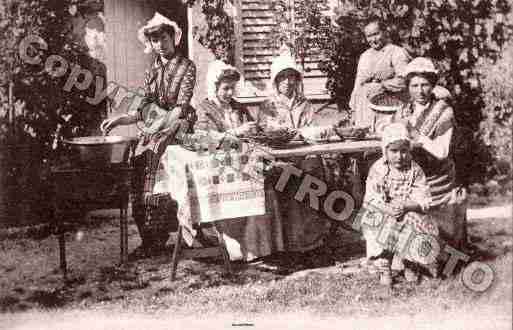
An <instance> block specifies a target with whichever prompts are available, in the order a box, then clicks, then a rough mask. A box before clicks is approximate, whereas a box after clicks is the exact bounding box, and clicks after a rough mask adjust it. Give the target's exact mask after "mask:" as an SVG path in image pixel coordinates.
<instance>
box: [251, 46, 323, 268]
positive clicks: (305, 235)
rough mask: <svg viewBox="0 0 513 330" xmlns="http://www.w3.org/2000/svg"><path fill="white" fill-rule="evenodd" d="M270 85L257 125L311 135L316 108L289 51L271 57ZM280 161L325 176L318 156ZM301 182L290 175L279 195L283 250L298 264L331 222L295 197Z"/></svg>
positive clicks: (317, 242) (317, 245) (321, 237)
mask: <svg viewBox="0 0 513 330" xmlns="http://www.w3.org/2000/svg"><path fill="white" fill-rule="evenodd" d="M283 50H284V49H282V51H283ZM270 87H271V91H270V94H271V96H270V97H269V98H268V99H267V100H266V101H265V102H263V104H262V105H261V106H260V119H259V123H260V125H261V126H263V127H266V129H268V130H272V129H273V128H280V127H287V128H291V129H296V130H298V133H300V134H302V133H301V132H302V131H303V134H304V135H305V136H306V135H310V130H312V127H313V126H315V125H314V124H315V123H314V121H315V119H316V117H315V111H314V110H315V109H314V108H313V106H312V104H311V103H310V102H309V101H308V100H307V99H306V97H305V95H304V92H303V75H302V72H301V70H300V69H299V67H298V66H297V65H296V62H295V60H294V58H293V56H292V54H291V53H290V52H287V51H283V52H282V54H281V55H280V56H278V57H276V58H275V59H274V61H273V63H272V65H271V81H270ZM283 161H286V162H290V163H291V164H293V165H294V166H296V167H297V168H299V169H301V170H302V171H303V173H305V175H306V174H310V175H312V176H315V177H317V178H319V179H321V180H322V179H323V177H324V173H325V172H324V168H323V163H322V160H321V158H320V157H317V156H314V157H293V158H288V159H284V160H283ZM300 184H301V180H300V178H296V177H291V178H290V180H289V181H288V183H287V185H286V187H285V190H284V191H283V192H282V193H280V196H279V197H280V199H279V203H280V208H281V209H282V214H283V232H284V243H285V251H287V252H288V254H287V256H288V258H289V259H290V260H291V262H292V263H293V264H297V266H300V263H302V262H303V261H305V260H306V259H305V256H304V255H303V253H304V252H306V251H311V250H314V249H316V248H318V247H321V246H323V244H324V242H325V240H326V238H327V234H328V230H329V224H330V223H329V221H328V219H327V217H326V216H324V215H323V214H322V213H321V212H319V211H317V210H315V209H313V208H311V207H310V206H309V205H308V203H304V202H298V201H297V200H296V199H295V198H294V196H295V194H296V192H297V191H298V188H299V186H300Z"/></svg>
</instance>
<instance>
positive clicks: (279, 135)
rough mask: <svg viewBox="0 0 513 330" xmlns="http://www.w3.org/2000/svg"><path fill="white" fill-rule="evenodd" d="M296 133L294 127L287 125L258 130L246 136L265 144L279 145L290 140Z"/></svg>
mask: <svg viewBox="0 0 513 330" xmlns="http://www.w3.org/2000/svg"><path fill="white" fill-rule="evenodd" d="M296 135H297V131H296V130H295V129H291V128H288V127H281V128H275V129H272V130H266V131H259V132H258V133H257V134H254V135H250V136H247V138H248V139H249V140H252V141H254V142H256V143H260V144H265V145H268V146H271V147H279V146H282V145H285V144H287V143H289V142H290V141H292V139H294V137H295V136H296Z"/></svg>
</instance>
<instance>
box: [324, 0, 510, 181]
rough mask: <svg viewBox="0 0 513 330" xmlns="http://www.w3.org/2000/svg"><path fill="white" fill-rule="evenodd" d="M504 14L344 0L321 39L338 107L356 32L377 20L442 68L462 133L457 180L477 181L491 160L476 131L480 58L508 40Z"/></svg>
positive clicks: (427, 1)
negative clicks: (333, 24)
mask: <svg viewBox="0 0 513 330" xmlns="http://www.w3.org/2000/svg"><path fill="white" fill-rule="evenodd" d="M509 11H510V4H509V3H508V1H507V0H496V1H484V0H449V1H442V0H415V1H411V0H367V1H344V2H343V5H342V6H340V7H339V8H338V9H337V14H338V18H337V20H336V23H337V25H338V27H337V28H336V29H333V30H332V37H331V38H328V39H326V38H325V36H323V35H321V36H320V39H322V40H328V42H327V43H325V45H324V50H325V54H326V56H327V58H328V59H329V60H328V63H327V65H326V66H325V68H324V69H325V70H326V72H327V73H328V79H329V80H328V89H329V90H330V92H331V93H332V96H333V97H335V99H336V101H337V103H338V104H339V105H340V106H343V107H345V106H347V103H348V99H349V96H350V93H351V90H352V88H353V83H354V77H355V74H356V64H357V59H358V57H359V55H360V54H361V53H362V51H363V50H364V49H365V48H366V45H365V44H364V36H363V34H362V33H361V32H360V31H361V30H362V28H363V26H364V25H365V22H366V21H367V20H368V19H369V18H371V17H378V18H381V19H382V20H383V21H384V23H385V26H386V27H387V29H388V33H389V36H390V38H391V40H392V41H393V42H394V43H396V44H398V45H401V46H403V47H404V48H406V49H407V50H408V51H409V52H410V54H411V55H412V56H413V57H417V56H425V57H430V58H432V59H433V60H435V62H436V63H437V65H438V66H439V68H440V69H441V72H442V73H443V75H442V77H441V79H440V84H441V85H444V86H445V87H447V88H448V89H449V90H450V91H451V92H452V95H453V106H454V109H455V116H456V120H457V124H458V134H459V135H460V136H461V135H463V136H464V138H459V139H458V141H461V142H465V143H464V144H463V145H458V146H456V148H455V157H456V162H457V164H458V167H459V169H458V173H459V174H460V178H459V179H460V181H461V182H462V183H468V182H469V180H471V181H474V180H482V179H484V178H485V176H483V174H484V173H485V172H486V171H487V167H489V165H490V161H491V160H492V158H493V156H492V155H491V153H490V150H489V148H486V146H485V145H483V141H482V137H481V135H480V134H479V133H480V131H479V129H480V123H481V122H482V121H483V119H484V118H485V113H484V112H483V109H484V107H485V102H484V99H483V91H482V89H481V85H480V82H479V73H478V71H477V70H476V67H477V64H478V61H479V59H489V60H491V61H495V60H496V59H497V58H498V55H499V54H500V50H501V48H502V47H503V45H504V43H505V41H506V40H508V38H509V37H510V36H511V26H510V25H508V23H507V20H506V18H505V17H506V15H507V13H508V12H509ZM314 16H315V14H314ZM469 152H472V154H469Z"/></svg>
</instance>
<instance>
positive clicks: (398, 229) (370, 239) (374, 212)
mask: <svg viewBox="0 0 513 330" xmlns="http://www.w3.org/2000/svg"><path fill="white" fill-rule="evenodd" d="M382 141H383V144H382V145H383V157H381V158H380V159H378V160H377V161H376V162H375V163H374V164H373V165H372V167H371V169H370V171H369V176H368V178H367V183H366V190H365V197H364V207H363V209H362V210H363V212H362V219H361V223H362V229H363V234H364V237H365V240H366V241H367V256H368V257H369V258H370V259H371V260H374V264H375V265H376V266H378V268H379V270H380V273H381V274H380V275H381V276H380V282H381V283H382V284H383V285H391V283H392V278H391V269H390V268H391V267H390V266H391V259H392V257H393V256H394V254H395V255H396V256H399V257H400V258H401V259H402V260H403V261H407V262H410V263H411V264H410V265H406V263H405V266H407V267H405V273H404V275H405V277H406V280H408V281H417V280H418V274H417V273H416V272H415V269H416V267H415V265H416V264H419V263H420V264H425V263H426V260H425V259H422V257H421V256H422V251H415V249H416V248H421V246H419V247H412V246H409V245H408V242H411V241H412V240H411V239H412V238H414V237H420V238H426V239H427V238H429V239H433V238H434V239H436V238H438V228H437V226H436V225H435V224H434V223H433V222H432V220H431V218H430V217H429V215H428V214H426V211H427V210H428V209H429V205H430V201H431V198H430V194H429V187H428V185H427V183H426V176H425V175H424V172H423V171H422V169H421V168H420V166H419V165H418V164H417V163H415V162H414V161H413V160H412V156H411V153H410V148H411V146H410V139H409V132H408V129H407V127H406V126H405V125H404V124H402V123H394V124H390V125H388V126H387V127H385V129H384V131H383V137H382ZM422 235H423V236H422ZM425 266H427V267H428V269H429V270H430V271H431V272H433V271H434V269H435V267H436V264H435V263H434V262H433V263H431V264H429V265H425Z"/></svg>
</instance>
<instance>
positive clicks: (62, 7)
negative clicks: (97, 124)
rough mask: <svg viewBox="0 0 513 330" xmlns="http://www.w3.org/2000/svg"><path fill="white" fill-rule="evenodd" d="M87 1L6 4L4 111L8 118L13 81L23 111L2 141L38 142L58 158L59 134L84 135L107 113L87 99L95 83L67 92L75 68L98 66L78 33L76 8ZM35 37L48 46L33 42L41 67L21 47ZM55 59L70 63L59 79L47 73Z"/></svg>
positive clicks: (0, 65)
mask: <svg viewBox="0 0 513 330" xmlns="http://www.w3.org/2000/svg"><path fill="white" fill-rule="evenodd" d="M85 2H87V1H86V0H83V1H77V0H61V1H57V0H33V1H20V0H9V1H4V6H5V7H4V8H3V9H4V10H2V12H1V13H0V38H1V39H2V40H4V45H3V46H2V47H1V48H0V58H1V60H0V86H1V87H0V88H1V89H0V96H1V97H0V102H1V104H2V106H1V107H0V109H4V111H2V113H1V115H2V117H4V118H5V117H6V116H7V113H6V112H7V111H5V110H6V107H7V106H6V101H7V96H6V95H7V92H8V85H9V83H12V84H13V85H14V98H15V101H16V102H17V104H18V110H19V111H16V115H15V119H14V124H10V125H8V124H6V123H5V121H4V120H3V121H2V122H3V123H4V125H3V127H2V132H3V134H2V132H0V138H1V139H2V140H3V141H2V142H4V143H20V142H27V141H30V142H32V143H38V144H39V145H40V146H39V147H40V148H41V149H42V150H43V154H44V156H43V157H44V158H46V159H48V158H51V157H52V155H53V152H52V150H53V149H55V143H54V142H55V141H56V138H57V137H58V136H60V135H64V136H70V135H80V134H84V133H85V132H86V130H87V128H88V127H90V125H91V123H92V122H94V121H97V120H99V118H100V117H101V115H102V114H103V111H104V107H102V106H101V105H100V106H93V105H91V104H89V103H88V102H86V100H85V98H86V97H87V96H93V93H94V86H93V85H94V84H91V87H90V88H89V89H86V90H78V89H77V88H74V89H72V90H71V91H69V92H68V91H65V90H64V89H63V87H64V85H65V83H66V80H67V79H68V78H69V74H70V72H71V70H72V68H73V66H74V65H79V66H80V67H81V68H83V69H88V68H92V66H93V62H94V60H93V59H91V58H90V57H89V56H88V55H87V53H86V51H87V50H86V49H84V48H83V46H81V45H80V43H78V42H77V41H76V40H74V37H73V34H72V30H73V25H72V20H71V19H72V13H74V11H73V10H70V8H74V9H76V8H80V5H81V4H82V3H85ZM89 2H90V1H89ZM75 14H76V13H75ZM29 35H36V36H39V37H41V38H42V39H43V40H44V41H45V42H46V43H47V45H48V47H47V49H43V48H42V47H40V46H39V45H37V44H33V47H32V48H31V49H30V53H29V55H30V56H36V55H38V56H39V59H41V63H39V64H35V65H34V64H29V63H27V62H25V61H24V60H23V59H22V58H20V54H19V45H20V43H21V42H22V40H23V39H24V38H25V37H27V36H29ZM50 55H59V56H61V57H63V58H64V59H65V60H66V62H67V63H68V68H67V71H66V73H65V74H64V75H62V76H61V77H58V78H55V77H53V76H51V75H49V74H48V72H47V71H46V70H45V61H46V59H47V58H48V56H50ZM94 71H95V70H93V72H94ZM13 125H14V126H15V129H14V130H13ZM7 126H9V127H7Z"/></svg>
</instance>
